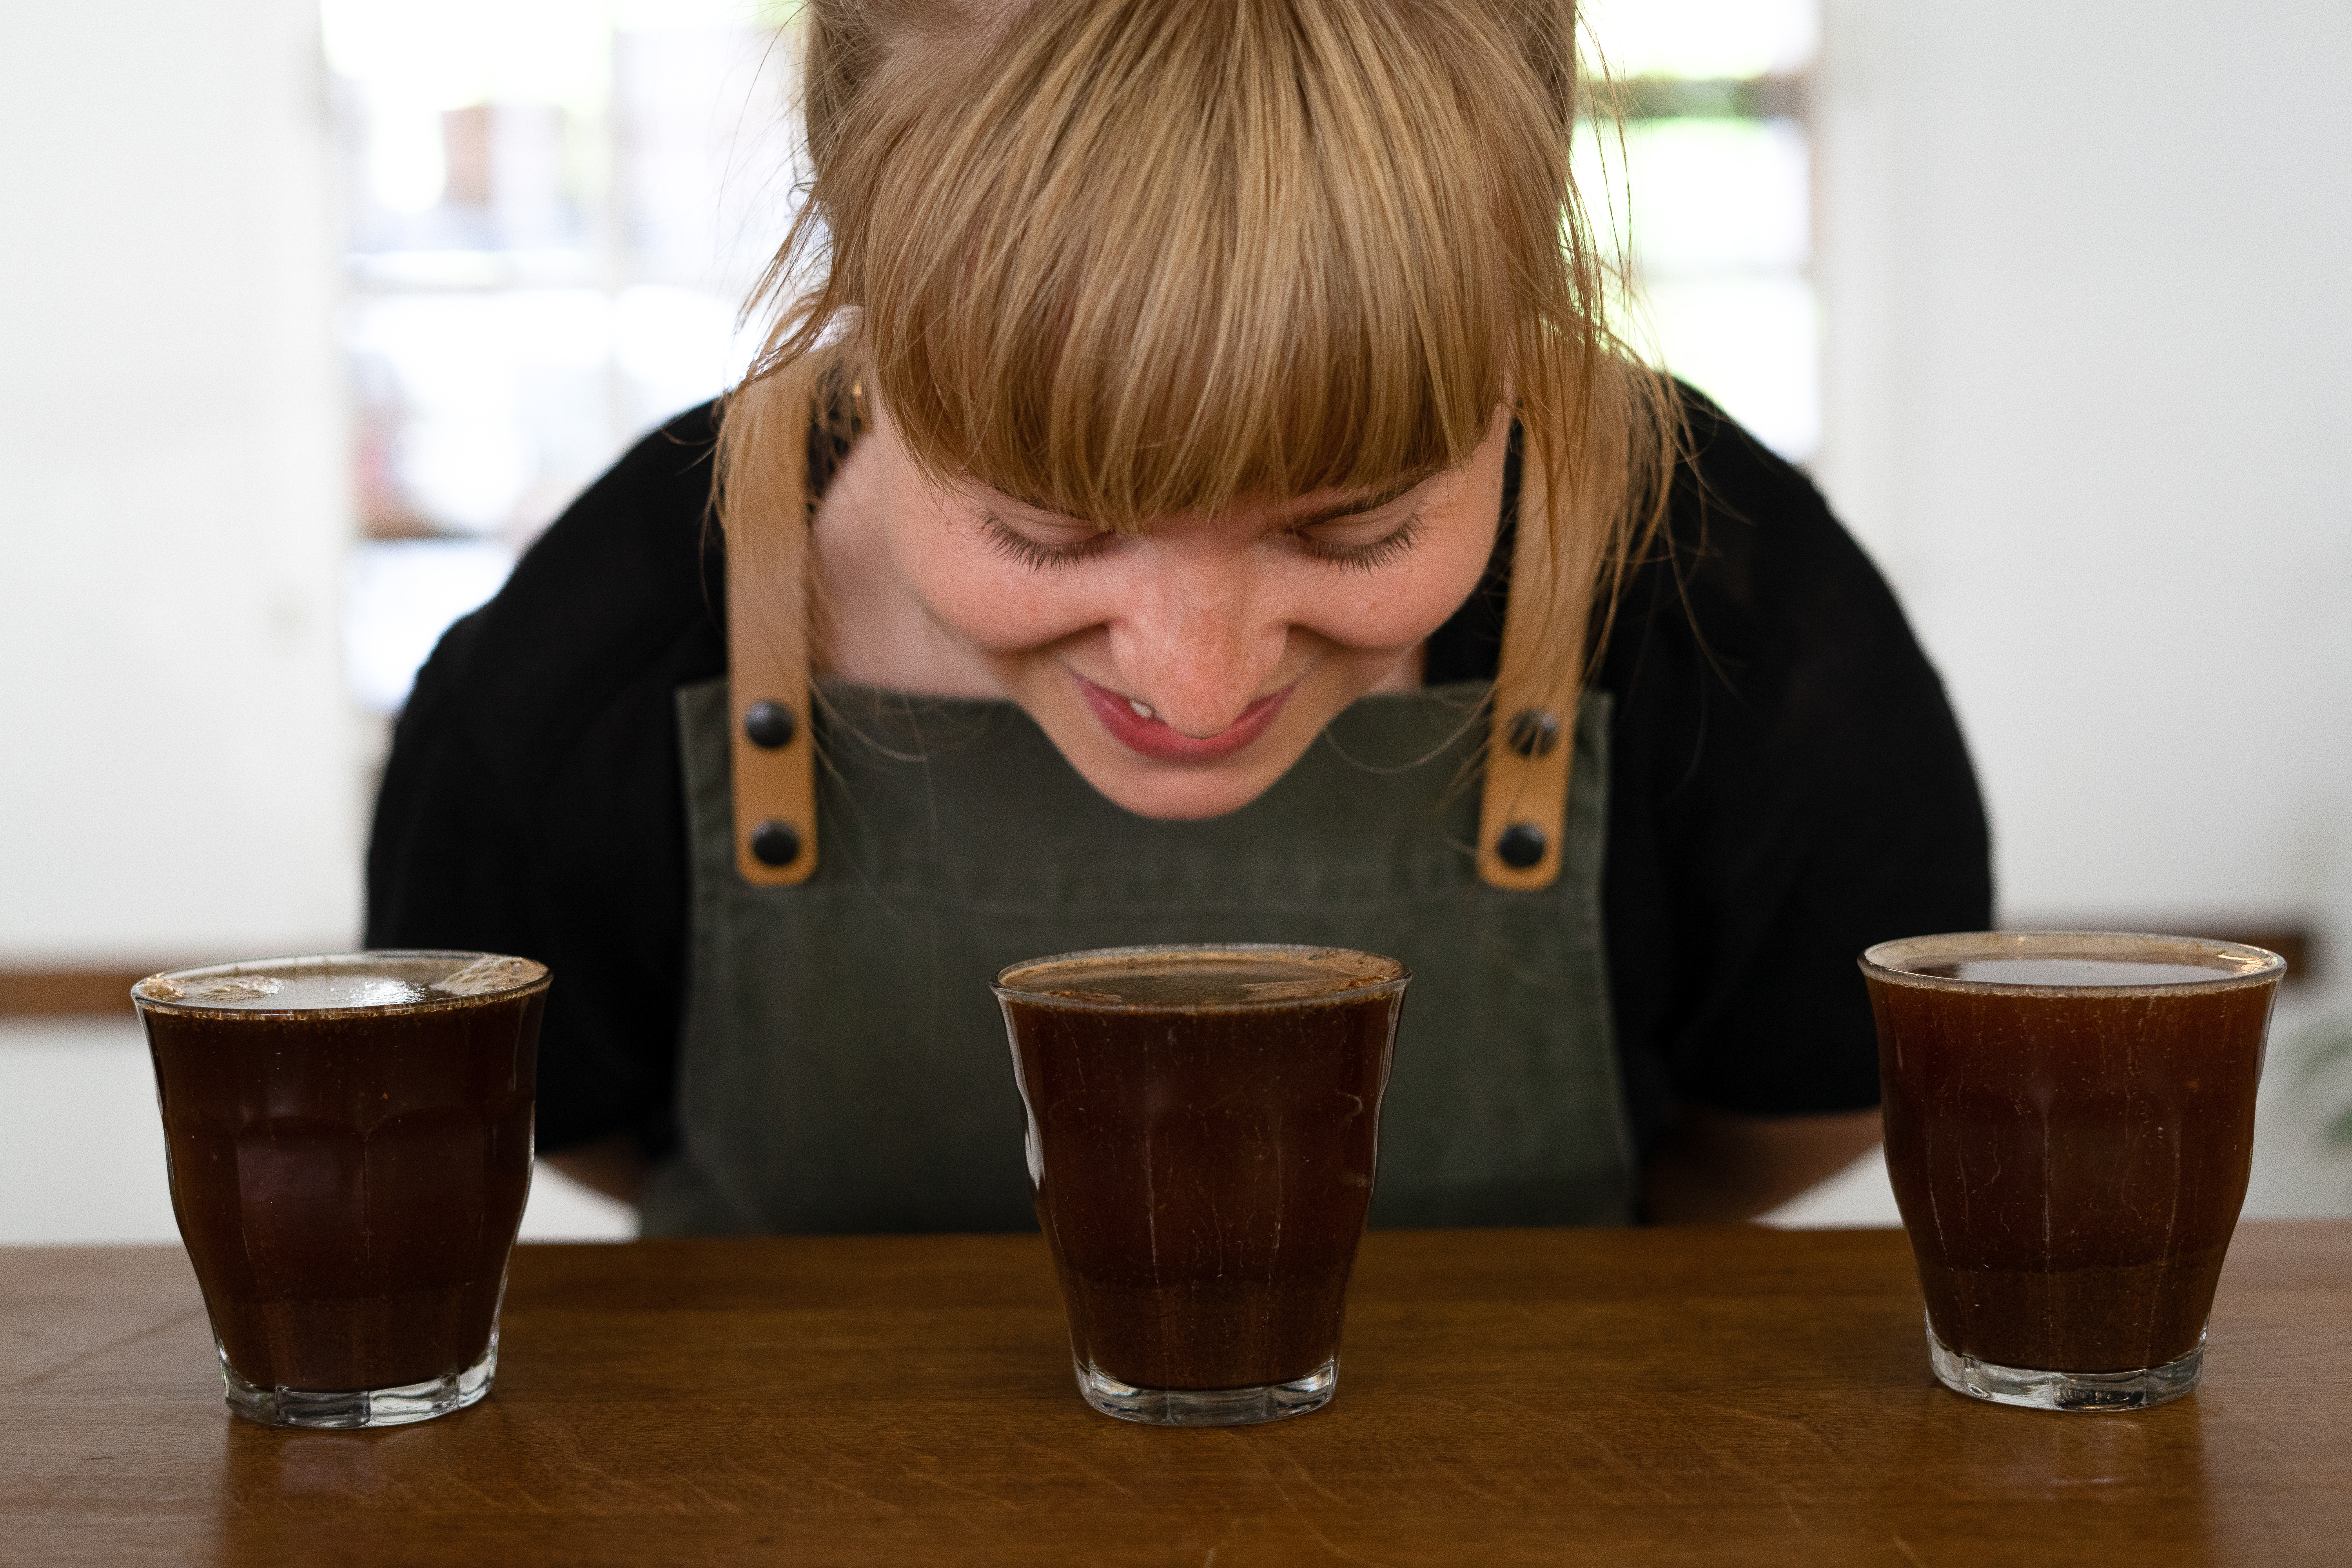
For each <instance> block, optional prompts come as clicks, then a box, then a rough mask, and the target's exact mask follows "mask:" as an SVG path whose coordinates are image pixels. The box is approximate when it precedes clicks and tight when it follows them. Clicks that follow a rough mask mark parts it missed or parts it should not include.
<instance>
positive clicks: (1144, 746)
mask: <svg viewBox="0 0 2352 1568" xmlns="http://www.w3.org/2000/svg"><path fill="white" fill-rule="evenodd" d="M1076 679H1077V682H1078V689H1079V691H1081V692H1082V693H1084V694H1085V696H1086V700H1087V707H1089V708H1091V709H1093V710H1094V711H1095V717H1096V718H1097V719H1099V720H1101V721H1102V725H1103V728H1104V729H1106V730H1108V731H1110V732H1111V735H1112V736H1113V737H1114V738H1115V739H1116V740H1117V741H1118V742H1119V744H1121V745H1123V746H1125V747H1127V748H1128V749H1129V751H1131V752H1139V753H1141V754H1142V755H1144V756H1147V757H1150V759H1151V760H1152V761H1154V762H1158V763H1213V762H1216V761H1217V760H1219V759H1220V758H1223V757H1230V756H1232V755H1233V754H1234V752H1238V751H1240V750H1241V749H1242V748H1243V747H1244V746H1246V745H1248V744H1249V743H1250V742H1252V741H1255V740H1256V739H1257V738H1258V737H1259V736H1260V735H1263V734H1265V730H1266V726H1267V725H1269V724H1271V723H1273V722H1274V720H1275V715H1276V714H1277V713H1280V712H1281V711H1282V705H1283V704H1284V703H1285V702H1286V701H1288V700H1290V694H1291V692H1292V691H1293V690H1295V689H1296V687H1295V686H1286V687H1284V688H1283V689H1281V690H1279V691H1277V692H1276V693H1274V695H1272V696H1271V697H1261V698H1259V699H1258V700H1256V701H1255V702H1253V703H1251V704H1250V705H1249V706H1248V707H1246V708H1244V709H1243V710H1242V712H1241V717H1240V718H1238V719H1235V720H1234V721H1233V722H1232V723H1231V724H1228V725H1226V726H1225V727H1224V729H1223V730H1221V731H1218V732H1217V733H1216V734H1213V735H1211V736H1209V737H1208V738H1206V739H1205V740H1198V741H1196V740H1194V739H1193V738H1192V737H1191V736H1190V735H1180V734H1178V733H1177V732H1176V731H1174V730H1171V729H1170V728H1169V727H1168V726H1167V725H1166V724H1164V723H1162V722H1160V721H1159V720H1158V719H1147V718H1145V717H1144V716H1143V715H1142V714H1140V713H1138V712H1137V711H1136V710H1135V708H1134V705H1133V704H1132V703H1130V702H1129V700H1128V699H1126V698H1124V697H1121V696H1120V695H1119V694H1118V692H1116V691H1112V690H1109V689H1106V688H1104V687H1100V686H1097V685H1096V684H1095V683H1094V682H1093V681H1091V680H1088V679H1087V678H1086V677H1085V676H1083V675H1081V676H1077V677H1076Z"/></svg>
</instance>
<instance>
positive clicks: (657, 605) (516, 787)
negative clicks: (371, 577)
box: [367, 407, 726, 1152]
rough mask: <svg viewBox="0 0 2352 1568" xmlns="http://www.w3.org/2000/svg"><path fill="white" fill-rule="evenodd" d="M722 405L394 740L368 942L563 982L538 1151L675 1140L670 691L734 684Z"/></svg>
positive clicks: (493, 614)
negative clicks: (714, 504)
mask: <svg viewBox="0 0 2352 1568" xmlns="http://www.w3.org/2000/svg"><path fill="white" fill-rule="evenodd" d="M713 436H714V421H713V417H712V412H711V410H710V409H709V407H704V408H699V409H696V410H694V411H693V412H692V413H690V414H688V415H685V416H680V417H679V418H678V419H677V420H675V421H673V422H672V423H671V424H670V425H669V426H666V427H665V428H664V429H662V430H659V431H656V433H655V434H654V435H652V436H650V437H646V440H645V441H643V442H641V443H640V444H639V445H638V446H637V447H635V449H634V450H633V451H631V452H630V453H629V454H628V455H627V456H626V457H625V458H623V459H622V460H621V462H620V463H619V464H617V465H616V466H615V467H614V468H613V470H612V471H611V472H610V473H608V474H606V475H605V476H604V478H603V479H600V480H598V481H597V483H596V484H595V485H594V486H593V487H592V488H591V489H589V490H588V491H587V492H586V493H585V494H584V495H583V496H582V497H581V498H580V500H578V501H576V502H575V503H573V505H572V507H571V509H570V510H567V511H566V512H565V513H564V515H563V516H562V518H561V519H560V520H559V521H557V522H556V523H555V525H554V526H553V527H552V528H551V529H549V530H548V531H547V532H546V533H545V534H544V535H543V536H542V537H541V540H540V541H539V542H538V543H537V544H535V545H534V546H533V547H532V548H531V550H530V552H529V553H528V554H526V555H525V556H524V557H523V559H522V561H521V563H520V564H519V565H518V566H517V567H516V568H515V572H514V574H513V576H512V577H511V578H510V579H509V582H508V584H507V585H506V586H505V587H504V588H503V589H502V590H500V592H499V595H498V596H497V597H496V598H494V599H492V600H491V601H490V602H489V604H488V605H484V606H483V607H482V608H481V609H479V610H478V611H476V612H475V613H474V614H473V615H471V616H467V617H466V618H465V619H463V620H461V621H459V622H458V623H457V625H456V626H453V627H451V628H450V630H449V632H448V633H447V634H446V636H445V637H443V638H442V639H441V644H440V646H439V647H437V648H436V649H435V650H434V654H433V657H432V658H431V659H430V660H428V661H427V662H426V664H425V668H424V669H423V670H422V671H420V672H419V674H418V676H417V680H416V688H415V692H414V693H413V694H412V695H411V697H410V699H409V701H408V705H407V707H406V709H405V710H404V712H403V713H402V714H401V716H400V720H399V722H398V724H397V726H396V727H395V730H394V739H393V748H392V755H391V758H390V760H389V762H388V763H386V765H385V769H384V776H383V787H382V790H381V792H380V794H379V795H378V797H377V801H376V814H375V826H374V833H373V838H372V840H371V842H370V844H369V847H368V877H367V880H368V914H367V941H368V942H369V944H370V945H371V946H376V947H450V948H468V949H479V950H483V951H488V952H511V953H520V954H521V955H523V956H524V957H528V958H535V959H538V960H539V961H540V962H541V963H545V964H547V965H548V966H549V967H550V968H551V969H552V970H553V971H554V973H555V984H554V986H553V988H552V990H551V992H550V994H549V997H548V1006H547V1013H546V1018H545V1022H544V1024H543V1025H542V1026H541V1037H540V1079H539V1137H540V1142H541V1146H542V1147H544V1148H548V1149H562V1148H564V1147H566V1146H569V1145H573V1144H578V1143H582V1142H588V1141H590V1140H593V1139H596V1138H600V1137H604V1136H606V1135H609V1134H612V1133H615V1132H635V1133H636V1134H637V1135H638V1136H639V1137H640V1138H641V1139H642V1140H644V1141H645V1142H646V1145H647V1146H648V1148H649V1149H651V1150H652V1151H654V1152H659V1151H660V1150H661V1149H662V1148H663V1147H664V1146H665V1144H666V1143H667V1141H668V1139H669V1138H670V1136H671V1132H670V1128H671V1110H672V1105H673V1102H674V1098H675V1082H676V1076H677V1074H676V1067H677V1028H678V1017H679V1009H680V1006H681V1002H682V997H683V994H684V988H685V941H686V939H685V931H686V919H687V896H688V895H687V863H686V853H685V844H686V826H685V803H684V796H683V784H682V781H681V779H680V777H679V754H678V747H677V722H676V720H675V717H674V714H673V709H672V704H673V702H674V700H675V695H676V692H677V688H678V687H680V686H683V685H688V684H690V683H692V682H695V681H698V680H703V679H710V678H712V677H715V676H718V675H720V674H723V673H724V672H725V669H726V639H725V634H724V629H723V626H721V625H720V619H719V615H720V612H719V606H720V605H723V603H724V595H723V591H722V589H721V586H720V584H719V569H720V568H719V560H718V555H717V552H716V549H715V542H714V541H712V540H711V539H710V538H709V530H708V529H707V528H706V513H707V510H708V504H707V503H708V501H709V492H710V468H709V459H710V449H711V443H712V439H713Z"/></svg>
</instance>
